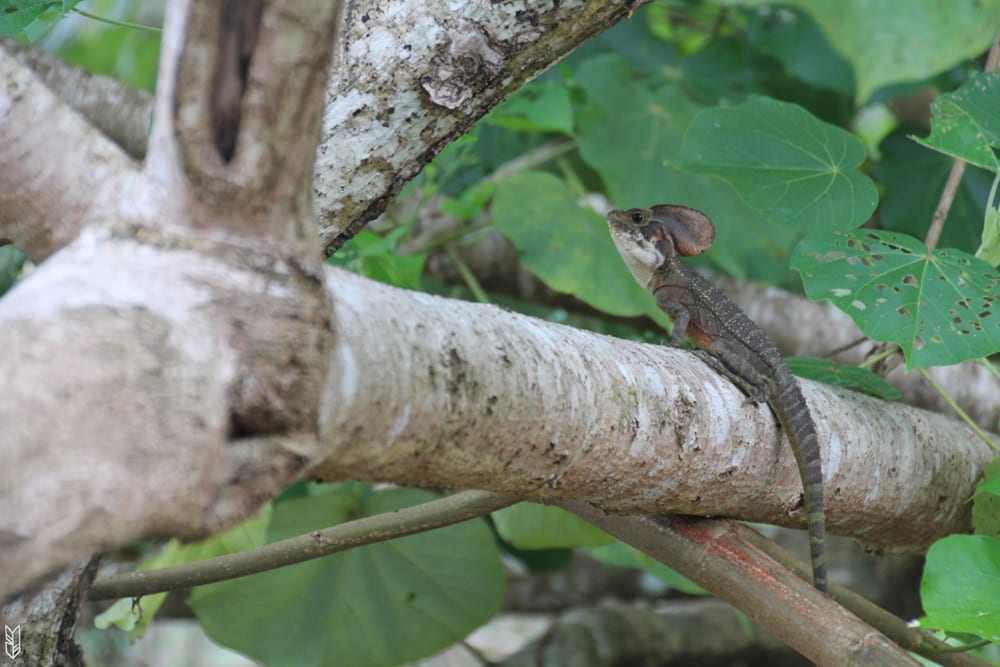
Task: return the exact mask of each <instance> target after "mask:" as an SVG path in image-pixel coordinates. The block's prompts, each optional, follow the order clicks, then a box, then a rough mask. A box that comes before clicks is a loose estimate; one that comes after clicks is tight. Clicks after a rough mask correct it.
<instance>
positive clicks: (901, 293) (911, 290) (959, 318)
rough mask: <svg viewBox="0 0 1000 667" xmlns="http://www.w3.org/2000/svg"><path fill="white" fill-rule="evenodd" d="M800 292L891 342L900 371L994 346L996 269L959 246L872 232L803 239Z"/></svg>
mask: <svg viewBox="0 0 1000 667" xmlns="http://www.w3.org/2000/svg"><path fill="white" fill-rule="evenodd" d="M792 267H793V268H794V269H796V270H798V271H799V272H800V273H801V274H802V282H803V284H804V286H805V290H806V294H808V295H809V298H811V299H814V300H829V301H831V302H832V303H833V304H834V305H836V306H837V307H838V308H840V309H841V310H843V311H844V312H845V313H847V314H848V315H850V316H851V318H852V319H853V320H854V321H855V323H857V325H858V327H859V328H860V329H861V330H862V331H863V332H864V333H865V335H866V336H869V337H871V338H873V339H875V340H879V341H892V342H894V343H897V344H898V345H899V346H900V347H901V348H902V349H903V353H904V354H905V356H906V364H907V368H908V369H909V368H914V367H920V366H936V365H948V364H956V363H959V362H961V361H965V360H967V359H976V358H978V357H983V356H987V355H990V354H993V353H994V352H997V351H1000V308H998V307H997V300H998V299H1000V274H997V273H996V272H995V271H994V270H993V268H992V267H991V266H990V265H989V264H987V263H986V262H983V261H982V260H980V259H976V258H975V257H973V256H971V255H968V254H966V253H963V252H961V251H958V250H947V249H945V250H936V251H934V252H933V253H932V254H928V252H927V248H926V247H925V246H924V244H923V243H921V242H920V241H918V240H917V239H915V238H913V237H910V236H905V235H903V234H895V233H893V232H880V231H874V230H858V231H854V232H845V233H834V234H824V235H815V236H809V237H806V239H804V240H803V241H802V243H801V244H799V247H798V248H797V249H796V251H795V255H794V256H793V258H792Z"/></svg>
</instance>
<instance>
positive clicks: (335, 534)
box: [89, 491, 517, 600]
mask: <svg viewBox="0 0 1000 667" xmlns="http://www.w3.org/2000/svg"><path fill="white" fill-rule="evenodd" d="M515 502H517V499H516V498H510V497H508V496H501V495H497V494H495V493H490V492H487V491H463V492H461V493H456V494H455V495H452V496H447V497H445V498H440V499H438V500H432V501H430V502H427V503H423V504H421V505H415V506H413V507H404V508H403V509H400V510H397V511H395V512H386V513H384V514H377V515H375V516H370V517H366V518H364V519H358V520H356V521H349V522H347V523H342V524H339V525H336V526H333V527H331V528H325V529H323V530H317V531H313V532H311V533H308V534H306V535H299V536H297V537H291V538H289V539H287V540H281V541H280V542H274V543H273V544H267V545H265V546H262V547H257V548H256V549H248V550H246V551H241V552H239V553H234V554H228V555H226V556H219V557H217V558H209V559H207V560H203V561H198V562H195V563H187V564H185V565H178V566H176V567H166V568H163V569H160V570H144V571H141V572H128V573H125V574H116V575H113V576H110V577H104V578H101V579H98V580H97V581H95V582H94V585H93V586H92V587H91V589H90V594H89V598H90V599H91V600H107V599H113V598H125V597H139V596H141V595H150V594H152V593H162V592H164V591H173V590H177V589H181V588H189V587H191V586H200V585H203V584H211V583H214V582H217V581H225V580H227V579H235V578H237V577H245V576H247V575H249V574H256V573H257V572H264V571H266V570H274V569H277V568H279V567H285V566H286V565H294V564H295V563H302V562H304V561H307V560H313V559H315V558H321V557H323V556H328V555H330V554H332V553H337V552H338V551H345V550H347V549H351V548H353V547H359V546H363V545H365V544H372V543H374V542H384V541H386V540H390V539H394V538H397V537H403V536H405V535H413V534H414V533H422V532H425V531H428V530H433V529H435V528H441V527H443V526H450V525H452V524H455V523H460V522H462V521H468V520H469V519H474V518H476V517H479V516H482V515H484V514H489V513H490V512H493V511H496V510H498V509H501V508H503V507H507V506H508V505H512V504H514V503H515Z"/></svg>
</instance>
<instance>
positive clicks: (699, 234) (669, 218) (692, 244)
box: [608, 204, 715, 287]
mask: <svg viewBox="0 0 1000 667" xmlns="http://www.w3.org/2000/svg"><path fill="white" fill-rule="evenodd" d="M608 228H609V229H610V230H611V239H612V240H613V241H614V242H615V246H616V247H617V248H618V253H619V254H620V255H621V256H622V259H623V260H625V264H626V266H628V268H629V270H630V271H631V272H632V275H633V276H634V277H635V279H636V280H637V281H638V282H639V284H640V285H642V286H643V287H645V286H647V285H648V284H649V280H650V278H651V277H652V275H653V272H654V271H656V270H657V269H659V268H660V267H661V266H663V265H664V264H665V263H666V262H668V261H669V260H671V259H674V258H676V257H677V255H683V256H689V255H697V254H699V253H702V252H704V251H705V250H706V249H707V248H708V247H709V246H710V245H712V241H714V240H715V225H713V224H712V221H711V220H710V219H709V217H708V216H707V215H705V214H704V213H702V212H701V211H698V210H696V209H693V208H688V207H687V206H673V205H669V204H658V205H656V206H653V207H652V208H633V209H629V210H627V211H620V210H617V209H616V210H614V211H611V212H610V213H608Z"/></svg>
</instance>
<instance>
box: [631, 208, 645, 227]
mask: <svg viewBox="0 0 1000 667" xmlns="http://www.w3.org/2000/svg"><path fill="white" fill-rule="evenodd" d="M642 219H643V215H642V213H640V212H639V211H636V212H635V213H633V214H632V222H634V223H635V224H639V223H640V222H642Z"/></svg>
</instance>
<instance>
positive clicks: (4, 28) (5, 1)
mask: <svg viewBox="0 0 1000 667" xmlns="http://www.w3.org/2000/svg"><path fill="white" fill-rule="evenodd" d="M62 4H63V3H62V2H52V1H51V0H0V37H3V36H14V35H20V34H21V33H23V32H24V30H25V29H26V28H27V27H28V26H29V25H31V24H32V23H33V22H34V21H35V20H36V19H38V18H40V17H42V15H44V14H45V13H46V12H49V11H53V10H56V11H57V13H56V14H55V15H53V16H52V18H55V17H56V16H58V15H59V14H58V10H61V9H62Z"/></svg>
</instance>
